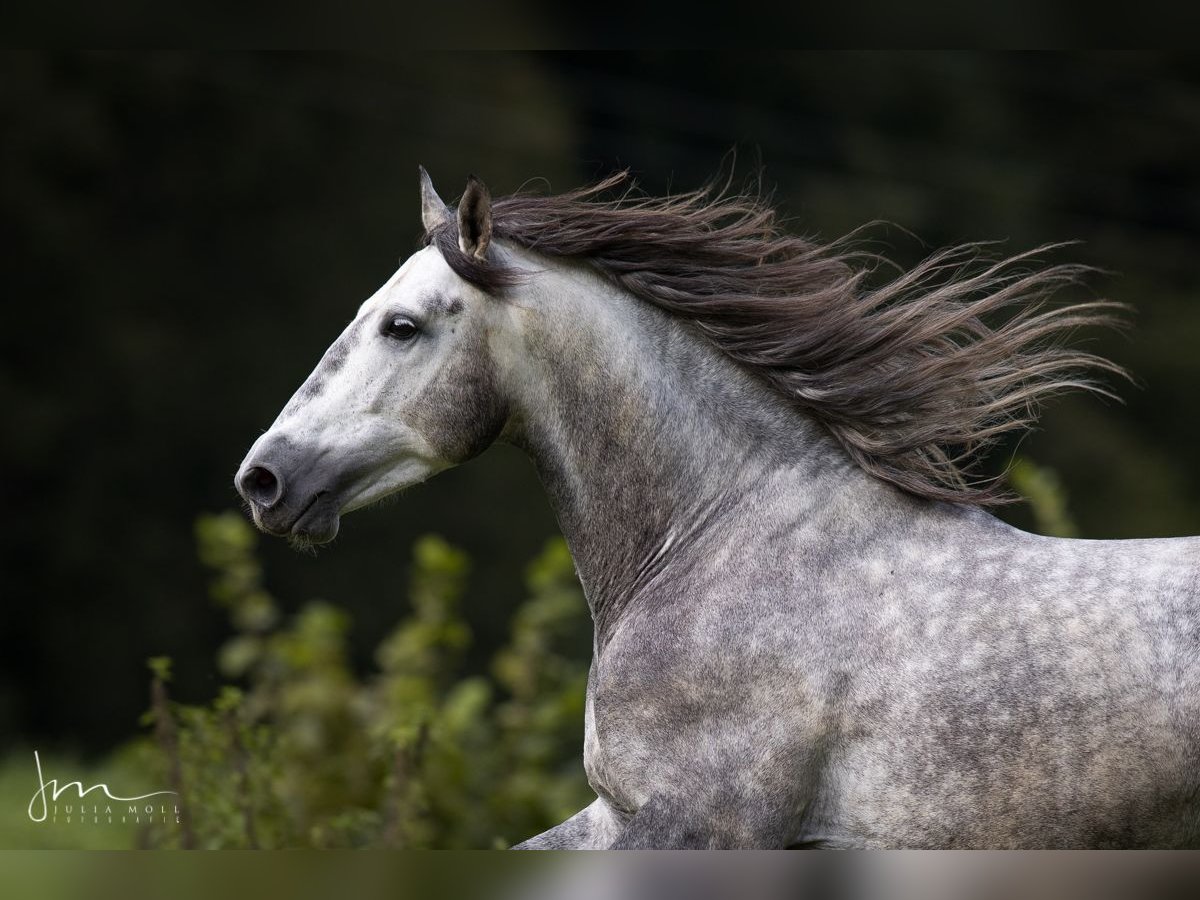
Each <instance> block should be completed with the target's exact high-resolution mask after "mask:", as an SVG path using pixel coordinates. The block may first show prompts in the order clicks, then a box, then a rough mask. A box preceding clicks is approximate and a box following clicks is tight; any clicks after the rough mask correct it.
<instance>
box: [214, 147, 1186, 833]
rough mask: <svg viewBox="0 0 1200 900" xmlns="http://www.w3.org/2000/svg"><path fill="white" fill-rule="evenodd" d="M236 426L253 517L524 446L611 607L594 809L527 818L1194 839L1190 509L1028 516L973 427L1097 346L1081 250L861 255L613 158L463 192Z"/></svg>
mask: <svg viewBox="0 0 1200 900" xmlns="http://www.w3.org/2000/svg"><path fill="white" fill-rule="evenodd" d="M421 175H422V218H423V223H424V227H425V244H426V246H425V247H424V249H422V250H420V251H419V252H417V253H415V254H414V255H413V256H412V257H411V258H409V259H408V260H407V261H406V262H405V263H404V265H403V266H402V267H401V268H400V270H399V271H398V272H396V274H395V275H394V276H392V278H391V279H390V280H389V281H388V282H387V283H386V284H385V285H383V287H381V288H380V289H379V290H378V291H377V292H376V293H375V295H374V296H372V297H371V298H370V299H368V300H367V301H366V302H365V303H363V305H362V306H361V307H360V308H359V310H358V314H357V315H356V317H355V318H354V320H353V321H352V322H351V323H350V325H349V326H348V327H347V328H346V330H345V331H344V332H343V334H342V335H341V336H340V337H339V338H338V339H337V340H336V341H335V342H334V343H333V345H332V346H331V347H330V348H329V350H328V351H327V352H326V354H325V356H324V358H323V359H322V360H321V362H320V363H319V365H318V366H317V368H316V370H315V371H314V372H313V373H312V375H311V376H309V378H308V380H307V381H305V382H304V384H303V385H302V386H301V387H300V389H299V391H298V392H297V393H296V395H295V396H294V397H293V398H292V400H291V401H290V402H289V403H288V405H287V406H286V407H285V408H284V410H283V411H282V412H281V413H280V415H279V418H278V419H277V420H276V421H275V423H274V425H273V426H272V427H271V428H270V430H269V431H267V432H266V433H265V434H263V435H262V436H261V437H260V438H259V440H258V441H257V442H256V443H255V444H254V447H253V448H252V449H251V451H250V453H249V454H248V455H247V457H246V459H245V461H244V462H243V463H242V466H241V469H240V471H239V472H238V475H237V479H236V483H237V488H238V490H239V491H240V492H241V494H242V496H243V497H244V498H245V499H246V500H247V501H248V503H249V506H250V509H251V511H252V513H253V516H254V520H255V522H256V524H257V525H258V526H259V527H260V528H262V529H263V530H265V531H267V532H269V533H271V534H275V535H281V536H288V537H290V539H292V540H293V541H295V542H298V543H322V542H325V541H329V540H330V539H332V538H333V537H334V535H335V534H336V533H337V529H338V521H339V517H340V516H341V515H342V514H343V513H346V512H349V511H350V510H353V509H357V508H359V507H362V506H365V505H367V504H370V503H373V502H374V501H376V500H379V499H380V498H381V497H384V496H385V495H387V494H390V493H392V492H394V491H397V490H400V489H402V488H404V487H406V486H408V485H412V484H414V483H416V482H419V481H421V480H423V479H425V478H428V477H429V476H431V475H433V474H434V473H435V472H438V471H441V470H442V469H445V468H448V467H450V466H453V465H457V464H458V463H462V462H465V461H466V460H468V459H470V458H472V457H474V456H476V455H477V454H479V453H480V452H482V451H483V450H484V449H486V448H487V447H488V446H489V445H490V444H492V443H493V442H494V441H496V440H503V441H508V442H510V443H512V444H515V445H516V446H518V447H520V448H522V449H524V450H525V451H526V452H527V453H528V454H529V456H530V457H532V459H533V461H534V463H535V465H536V467H537V470H538V473H539V474H540V477H541V479H542V481H543V483H544V485H545V487H546V490H547V491H548V492H549V495H550V498H551V501H552V503H553V506H554V509H555V511H556V513H557V516H558V520H559V523H560V525H561V527H562V530H563V533H564V534H565V535H566V538H567V540H568V542H569V544H570V547H571V552H572V554H573V555H574V558H575V562H576V565H577V568H578V572H579V577H580V580H581V582H582V584H583V587H584V590H585V592H586V595H587V601H588V604H589V606H590V608H591V613H592V616H593V619H594V622H595V644H594V657H593V660H592V666H591V674H590V679H589V684H588V692H587V703H586V716H585V721H584V728H585V749H584V765H585V767H586V770H587V775H588V779H589V781H590V784H591V786H592V788H593V789H594V790H595V792H596V800H595V802H594V803H592V804H591V805H589V806H588V807H586V808H585V809H583V810H582V811H580V812H579V813H578V814H576V815H574V816H572V817H571V818H570V819H568V820H567V821H565V822H563V823H562V824H561V825H558V826H557V827H555V828H552V829H550V830H549V831H547V832H545V833H544V834H541V835H538V836H536V837H532V838H530V839H529V840H527V841H525V842H524V843H523V844H521V845H519V846H521V847H527V848H605V847H785V846H803V847H996V848H1000V847H1136V846H1158V847H1178V846H1188V845H1196V844H1197V843H1198V842H1200V818H1198V811H1200V806H1198V804H1197V789H1198V788H1200V597H1198V591H1200V585H1198V584H1197V576H1198V574H1200V539H1197V538H1183V539H1172V540H1130V541H1089V540H1063V539H1054V538H1047V537H1040V536H1037V535H1033V534H1027V533H1025V532H1022V531H1019V530H1017V529H1015V528H1012V527H1010V526H1008V525H1006V524H1004V523H1003V522H1001V521H1000V520H998V519H997V518H995V517H993V516H992V515H990V514H989V513H987V512H985V511H984V508H985V507H986V506H987V505H988V504H990V503H993V502H996V501H1000V500H1004V499H1005V494H1004V492H1003V486H1002V485H998V484H997V483H996V482H994V481H987V480H983V479H981V478H980V477H978V476H977V475H973V474H972V473H973V471H974V468H973V466H974V462H975V460H976V459H977V457H978V455H979V452H980V450H981V449H982V448H983V447H985V446H986V445H987V444H988V443H989V442H991V441H992V440H993V439H994V438H996V437H997V436H998V435H1001V434H1003V433H1004V432H1006V431H1009V430H1011V429H1013V428H1018V427H1020V426H1022V425H1025V424H1027V423H1028V422H1030V421H1031V420H1032V418H1033V417H1034V416H1035V415H1036V407H1037V403H1038V401H1039V400H1040V399H1042V398H1043V397H1044V396H1045V395H1047V394H1048V393H1050V392H1054V391H1057V390H1060V389H1063V388H1070V387H1082V388H1090V389H1097V388H1096V384H1095V383H1094V382H1093V381H1091V380H1090V379H1089V378H1088V377H1086V376H1087V373H1088V371H1095V369H1096V368H1097V367H1099V368H1100V369H1104V368H1107V369H1109V370H1115V367H1114V366H1112V365H1111V364H1108V363H1105V362H1104V361H1103V360H1101V359H1097V358H1096V357H1094V356H1090V355H1088V354H1084V353H1081V352H1077V351H1073V350H1071V349H1069V348H1067V347H1065V346H1064V345H1063V341H1062V340H1061V338H1062V337H1063V336H1064V335H1065V334H1067V333H1068V332H1069V331H1070V330H1073V329H1075V328H1077V327H1078V326H1080V325H1087V324H1091V323H1095V322H1100V321H1103V320H1105V319H1107V318H1109V316H1110V313H1111V309H1110V307H1108V306H1107V305H1105V304H1103V303H1098V302H1093V303H1084V304H1075V305H1064V304H1059V303H1054V302H1050V301H1051V299H1052V298H1051V295H1052V294H1053V292H1054V291H1055V289H1056V288H1057V287H1058V286H1060V285H1061V284H1063V283H1065V282H1069V281H1072V280H1073V279H1074V278H1075V277H1076V276H1077V274H1078V272H1077V271H1076V270H1075V269H1072V268H1070V267H1064V266H1055V267H1039V266H1036V265H1034V264H1033V262H1032V260H1031V258H1030V257H1029V256H1021V257H1017V258H1015V259H1010V260H1006V261H999V262H989V261H987V260H986V259H985V258H984V257H983V255H982V254H981V253H979V252H978V248H957V249H955V250H950V251H945V252H942V253H939V254H936V255H935V256H933V257H932V258H930V259H929V260H927V261H926V262H924V263H922V264H920V265H919V266H917V267H916V268H915V269H913V270H911V271H909V272H900V273H898V274H897V275H895V276H894V277H892V278H891V280H889V281H886V282H885V283H883V284H882V286H878V285H877V282H879V281H881V280H884V279H882V278H880V277H877V276H872V274H871V271H872V270H873V269H877V268H878V266H877V265H875V263H876V262H878V261H877V260H872V259H871V258H870V257H864V256H862V255H860V254H857V253H856V252H854V251H853V250H851V249H848V248H846V247H844V246H838V245H834V246H821V245H818V244H815V243H811V242H809V241H806V240H802V239H800V238H797V237H793V236H789V235H787V234H784V233H781V231H780V230H779V229H778V228H777V227H776V225H775V223H774V217H773V213H772V210H771V209H770V208H769V207H768V206H767V205H766V204H765V203H763V202H762V201H760V200H758V199H757V198H755V197H748V196H743V195H738V194H730V193H728V192H726V191H723V190H714V189H704V190H701V191H698V192H695V193H690V194H685V195H682V196H674V197H668V198H652V197H646V196H642V195H639V194H636V193H634V192H633V191H632V190H629V189H620V190H616V189H618V188H621V187H622V185H623V184H624V175H618V176H614V177H613V178H610V179H608V180H606V181H604V182H601V183H599V184H597V185H593V186H592V187H589V188H585V189H583V190H579V191H575V192H572V193H568V194H563V195H557V196H530V195H516V196H512V197H507V198H503V199H499V200H497V201H495V202H494V203H493V202H492V199H491V198H490V196H489V194H488V192H487V190H486V188H485V187H484V186H483V185H482V184H481V183H480V182H479V181H477V180H476V179H474V178H472V179H471V180H470V181H469V182H468V184H467V188H466V191H465V193H464V194H463V197H462V199H461V201H460V203H459V205H458V207H457V210H451V209H449V208H448V207H447V206H446V205H445V204H444V203H443V202H442V201H441V200H440V199H439V198H438V196H437V194H436V193H435V192H434V189H433V186H432V185H431V184H430V182H429V179H428V176H427V175H425V173H424V170H422V173H421Z"/></svg>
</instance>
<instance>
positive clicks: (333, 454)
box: [251, 247, 479, 513]
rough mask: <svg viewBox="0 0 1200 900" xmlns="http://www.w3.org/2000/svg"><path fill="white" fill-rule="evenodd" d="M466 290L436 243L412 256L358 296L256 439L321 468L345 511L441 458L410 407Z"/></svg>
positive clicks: (449, 344) (443, 348)
mask: <svg viewBox="0 0 1200 900" xmlns="http://www.w3.org/2000/svg"><path fill="white" fill-rule="evenodd" d="M464 290H469V288H467V286H466V285H464V284H463V282H462V281H461V280H460V279H458V277H457V276H456V275H454V273H453V272H452V270H451V269H450V267H449V266H448V265H447V264H446V262H445V261H444V260H443V259H442V257H441V255H440V254H439V253H438V252H437V251H436V250H435V249H433V248H431V247H430V248H426V249H424V250H421V251H419V252H418V253H416V254H414V255H413V256H412V257H410V258H409V259H408V260H407V261H406V262H405V263H404V265H403V266H402V267H401V268H400V270H399V271H397V272H396V274H395V275H393V276H392V278H391V279H390V280H389V281H388V282H387V283H386V284H384V285H383V287H381V288H380V289H379V290H378V291H376V292H375V294H374V295H373V296H372V297H371V298H370V299H368V300H367V301H366V302H365V303H363V304H362V306H361V307H360V308H359V310H358V314H357V315H356V316H355V318H354V321H353V322H351V323H350V325H348V326H347V328H346V330H345V331H344V332H343V333H342V335H341V336H340V337H339V338H338V339H337V340H336V341H335V342H334V343H333V344H332V345H331V346H330V348H329V350H328V351H326V354H325V356H324V357H323V358H322V360H321V362H320V363H319V364H318V365H317V368H316V369H315V370H314V371H313V373H312V374H311V375H310V376H309V378H308V380H307V381H305V383H304V384H303V385H302V386H301V387H300V389H299V390H298V391H297V392H296V394H295V396H293V397H292V399H291V401H290V402H289V403H288V404H287V406H286V407H285V408H284V410H283V412H281V413H280V415H279V417H278V419H277V420H276V421H275V423H274V424H273V425H272V426H271V428H270V430H269V431H268V432H267V433H266V434H264V435H263V436H262V437H261V438H260V439H259V441H258V443H257V444H256V445H255V447H256V448H257V447H259V446H260V445H265V444H267V443H270V442H280V443H283V444H284V445H285V446H289V447H293V448H295V452H296V453H297V454H298V456H301V457H304V458H306V461H305V462H303V463H302V465H308V466H312V467H315V468H316V469H317V470H323V471H321V472H320V474H319V475H318V476H317V477H319V478H320V479H321V480H323V481H328V482H329V484H330V485H331V486H330V487H329V488H327V489H328V490H332V491H336V492H337V494H338V497H337V501H338V507H339V512H341V513H345V512H349V511H350V510H353V509H357V508H359V507H362V506H366V505H367V504H370V503H372V502H374V501H376V500H379V499H381V498H383V497H384V496H386V495H388V494H390V493H393V492H394V491H396V490H399V489H402V488H404V487H407V486H409V485H412V484H416V483H418V482H420V481H423V480H425V479H426V478H428V477H430V476H431V475H433V474H435V473H436V472H438V471H441V470H442V469H445V468H447V467H448V466H449V465H450V463H449V461H447V460H444V459H441V458H439V456H438V453H437V452H436V451H435V450H434V448H433V447H432V446H430V443H429V441H428V440H427V438H426V437H425V436H423V435H422V434H421V433H420V432H419V431H418V430H416V429H415V428H414V427H412V425H411V424H410V422H409V418H408V417H407V416H406V413H407V412H408V411H409V410H410V409H411V408H412V407H413V406H414V405H415V404H417V403H418V402H419V401H420V398H421V397H422V396H423V395H424V394H425V393H426V391H427V390H428V388H429V385H430V383H431V382H432V381H433V380H434V379H435V377H436V376H437V374H438V372H439V371H440V370H441V369H442V368H443V367H444V366H445V364H446V362H447V361H448V360H449V359H451V358H452V357H453V356H454V354H455V351H456V350H457V349H459V348H458V346H457V345H458V344H459V343H460V339H461V334H462V332H463V329H462V328H461V327H459V326H460V324H461V323H460V322H459V321H457V320H456V316H455V312H457V313H459V314H460V316H459V317H460V318H461V314H464V313H465V311H464V310H463V309H462V308H461V303H460V304H459V305H458V308H457V309H456V310H452V309H451V304H452V303H453V298H455V297H457V296H459V295H461V294H462V293H463V292H464ZM474 305H476V306H478V305H479V304H474ZM476 312H478V311H476ZM408 323H411V326H412V330H413V331H414V334H413V336H411V337H407V336H406V335H407V334H408V332H409V330H410V328H409V324H408ZM397 326H398V327H397ZM253 455H254V451H253V450H252V451H251V456H253ZM284 477H285V478H286V477H287V476H286V475H285V476H284Z"/></svg>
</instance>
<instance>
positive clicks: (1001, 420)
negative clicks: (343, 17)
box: [425, 172, 1121, 504]
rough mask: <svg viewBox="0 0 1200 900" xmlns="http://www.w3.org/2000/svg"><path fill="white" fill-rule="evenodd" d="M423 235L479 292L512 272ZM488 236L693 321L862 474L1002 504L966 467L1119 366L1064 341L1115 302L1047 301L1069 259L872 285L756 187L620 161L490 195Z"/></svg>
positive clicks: (947, 262) (1109, 320) (508, 281)
mask: <svg viewBox="0 0 1200 900" xmlns="http://www.w3.org/2000/svg"><path fill="white" fill-rule="evenodd" d="M447 218H448V220H449V221H448V222H447V223H446V224H444V225H443V226H441V227H440V228H438V229H437V230H436V231H434V232H433V233H432V234H428V235H426V237H425V240H426V242H427V243H432V244H434V245H435V246H436V247H437V248H438V249H439V251H440V252H441V253H442V254H443V256H444V257H445V258H446V260H447V262H448V263H449V264H450V265H451V267H452V268H453V269H454V270H455V272H457V273H458V274H459V275H460V276H461V277H463V278H465V279H466V280H467V281H469V282H471V283H473V284H475V285H477V286H479V287H481V288H483V289H485V290H487V291H489V292H493V293H502V292H503V291H504V290H505V289H506V288H508V287H511V286H512V285H514V284H517V283H519V282H520V281H521V280H522V273H521V272H520V271H517V270H515V269H513V268H511V267H507V266H504V265H502V264H501V263H499V262H498V261H497V259H496V257H495V256H494V255H492V256H490V257H489V258H486V259H484V260H477V259H476V258H474V257H468V256H467V255H465V254H464V253H462V252H461V251H460V250H459V246H458V230H457V224H456V222H455V221H454V217H453V216H450V217H447ZM492 219H493V226H492V227H493V236H494V237H495V238H497V239H500V240H504V241H510V242H512V243H514V244H517V245H520V246H522V247H525V248H528V249H529V250H532V251H535V252H537V253H540V254H545V255H547V256H552V257H571V258H578V259H582V260H586V261H587V262H588V263H590V264H591V265H592V266H593V267H595V268H596V269H597V270H599V271H600V272H602V273H603V274H605V275H606V276H608V277H609V278H611V279H612V280H613V281H615V282H616V283H617V284H619V285H620V286H622V287H624V288H625V289H626V290H628V291H630V292H631V293H633V294H634V295H636V296H637V297H639V298H641V299H642V300H644V301H646V302H648V303H653V304H654V305H655V306H658V307H661V308H662V309H664V310H666V311H668V312H670V313H671V314H672V315H674V316H677V317H678V318H680V319H683V320H685V321H688V322H690V323H692V324H693V325H694V326H695V327H696V328H697V329H698V330H699V331H700V332H701V333H702V334H704V335H705V336H706V337H707V338H708V339H709V340H711V341H712V342H713V343H714V344H715V345H716V346H717V347H718V348H720V349H721V350H722V351H724V352H725V353H726V354H728V356H729V357H730V358H732V359H733V360H735V361H736V362H737V363H739V364H740V365H742V366H744V367H745V368H746V369H748V370H750V371H751V372H754V373H756V374H757V375H759V376H761V377H762V378H763V379H764V380H765V381H766V382H767V383H768V384H769V385H771V386H772V387H774V388H775V389H776V390H778V391H779V392H780V393H782V394H783V395H785V396H786V397H788V398H789V399H791V400H792V402H794V403H795V404H796V406H797V407H799V408H801V409H802V410H804V411H806V412H807V413H808V414H809V415H810V416H811V417H813V418H814V419H816V420H817V421H818V422H820V423H822V424H823V425H824V426H825V427H826V428H827V429H828V430H829V431H830V433H832V434H833V436H834V437H835V438H836V439H837V440H838V441H839V442H840V443H841V445H842V446H843V447H844V448H845V450H846V452H847V453H849V455H850V456H851V458H852V459H854V460H855V462H856V463H857V464H858V465H859V466H861V467H862V468H863V469H864V470H866V471H867V472H869V473H871V474H873V475H875V476H877V477H878V478H881V479H883V480H885V481H888V482H891V483H892V484H894V485H896V486H898V487H900V488H902V489H903V490H906V491H908V492H910V493H912V494H915V495H918V496H921V497H927V498H931V499H938V500H948V501H954V502H965V503H975V504H994V503H1001V502H1005V501H1008V500H1010V499H1013V497H1012V494H1011V493H1009V492H1008V491H1006V490H1005V488H1004V485H1003V484H1002V483H1001V482H1000V480H999V479H995V478H983V477H980V476H979V475H977V474H976V471H975V470H976V466H977V463H978V462H979V460H980V458H981V455H982V452H983V450H984V449H985V448H986V447H988V446H989V445H990V444H992V443H993V442H994V441H995V440H996V439H997V438H999V437H1000V436H1001V435H1003V434H1005V433H1007V432H1010V431H1013V430H1015V429H1020V428H1024V427H1027V426H1028V425H1030V424H1032V423H1033V422H1034V421H1035V420H1036V418H1037V415H1038V407H1039V403H1040V401H1041V400H1043V399H1045V398H1046V397H1047V396H1049V395H1051V394H1054V393H1057V392H1059V391H1062V390H1066V389H1073V388H1079V389H1083V390H1090V391H1095V392H1097V393H1102V394H1106V395H1109V396H1111V395H1110V394H1108V391H1107V390H1105V389H1104V388H1103V387H1102V386H1101V385H1099V384H1098V383H1097V382H1095V381H1094V380H1092V378H1090V377H1089V373H1095V372H1098V371H1108V372H1113V373H1121V369H1120V368H1119V367H1118V366H1117V365H1115V364H1114V363H1111V362H1109V361H1108V360H1106V359H1103V358H1102V357H1099V356H1096V355H1094V354H1091V353H1087V352H1084V351H1080V350H1076V349H1071V348H1068V347H1066V346H1065V341H1066V339H1067V337H1069V335H1070V334H1071V333H1072V332H1073V331H1074V330H1075V329H1077V328H1080V327H1082V326H1091V325H1098V324H1114V323H1115V322H1116V321H1117V320H1116V319H1115V318H1114V312H1115V310H1116V309H1118V308H1119V304H1114V303H1110V302H1108V301H1101V300H1094V301H1087V302H1077V303H1072V304H1061V303H1055V302H1053V301H1054V295H1055V293H1056V292H1057V291H1058V290H1059V289H1060V288H1061V287H1063V286H1064V285H1067V284H1070V283H1074V282H1076V281H1077V280H1078V279H1079V277H1080V275H1081V274H1083V273H1084V272H1085V271H1086V268H1085V267H1082V266H1075V265H1052V266H1039V265H1038V264H1037V263H1036V255H1037V254H1039V253H1041V252H1043V251H1044V250H1046V249H1048V248H1044V247H1043V248H1038V249H1037V250H1034V251H1031V252H1028V253H1022V254H1018V255H1016V256H1013V257H1010V258H1007V259H999V260H996V259H991V258H989V257H988V256H987V255H986V253H985V252H984V248H983V246H981V245H978V244H968V245H964V246H960V247H954V248H950V249H947V250H942V251H939V252H937V253H934V254H933V255H932V256H930V257H929V258H927V259H926V260H925V261H924V262H921V263H920V264H919V265H917V266H916V267H915V268H913V269H911V270H909V271H907V272H903V271H901V272H900V273H899V274H898V275H897V276H896V277H894V278H893V279H892V280H891V281H888V282H887V283H885V284H883V285H881V286H871V284H870V280H871V279H870V276H871V275H872V273H873V272H874V271H875V270H877V269H878V267H879V263H880V262H881V261H882V258H881V257H879V256H877V255H875V254H870V253H865V252H862V251H859V250H856V249H854V248H853V247H852V246H850V245H848V244H846V243H844V242H837V243H833V244H826V245H822V244H818V243H816V242H813V241H809V240H807V239H804V238H800V237H796V236H793V235H790V234H786V233H784V232H783V231H781V230H780V228H779V226H778V223H777V218H776V214H775V211H774V209H772V207H771V206H770V205H769V203H768V202H767V201H766V200H764V199H763V198H762V197H761V196H759V195H758V194H744V193H731V192H729V191H728V188H727V185H726V186H725V187H721V186H719V185H715V184H714V185H709V186H707V187H704V188H702V189H700V190H698V191H694V192H691V193H686V194H681V195H676V196H670V197H647V196H644V195H641V194H638V193H636V192H635V190H634V188H633V183H632V181H631V180H630V179H629V176H628V173H626V172H620V173H617V174H615V175H613V176H611V177H609V178H606V179H604V180H602V181H600V182H597V183H595V184H593V185H590V186H588V187H585V188H581V189H579V190H575V191H571V192H569V193H565V194H559V195H551V196H543V195H532V194H515V195H513V196H509V197H505V198H502V199H498V200H496V201H495V202H494V203H493V205H492Z"/></svg>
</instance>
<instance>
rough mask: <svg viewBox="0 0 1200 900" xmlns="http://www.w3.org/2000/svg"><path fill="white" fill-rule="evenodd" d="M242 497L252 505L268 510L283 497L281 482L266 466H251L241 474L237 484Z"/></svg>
mask: <svg viewBox="0 0 1200 900" xmlns="http://www.w3.org/2000/svg"><path fill="white" fill-rule="evenodd" d="M239 487H241V489H242V496H243V497H245V498H246V499H247V500H249V501H251V502H252V503H256V504H258V505H259V506H262V507H265V508H269V507H272V506H274V505H275V504H276V503H278V502H279V498H280V497H282V496H283V482H282V481H280V480H279V478H278V476H276V474H275V473H274V472H272V471H271V470H270V469H268V468H267V467H266V466H251V467H250V468H249V469H247V470H246V471H245V472H244V473H243V474H242V479H241V482H240V484H239Z"/></svg>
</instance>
